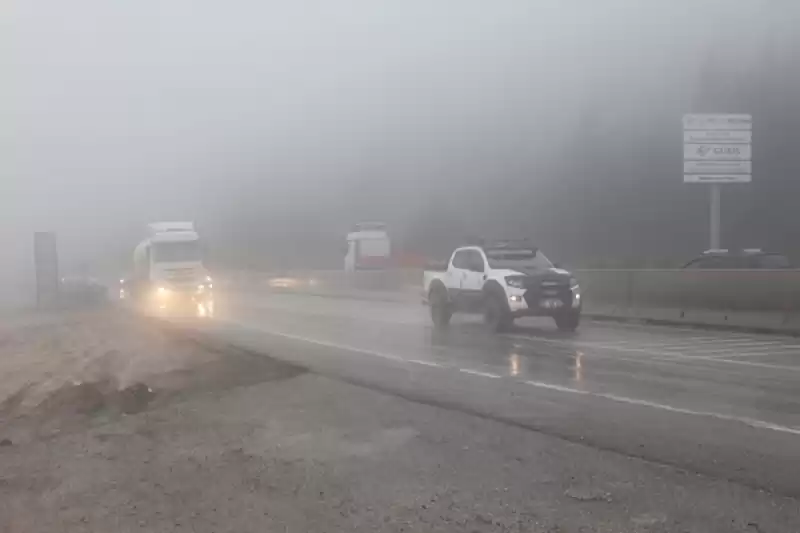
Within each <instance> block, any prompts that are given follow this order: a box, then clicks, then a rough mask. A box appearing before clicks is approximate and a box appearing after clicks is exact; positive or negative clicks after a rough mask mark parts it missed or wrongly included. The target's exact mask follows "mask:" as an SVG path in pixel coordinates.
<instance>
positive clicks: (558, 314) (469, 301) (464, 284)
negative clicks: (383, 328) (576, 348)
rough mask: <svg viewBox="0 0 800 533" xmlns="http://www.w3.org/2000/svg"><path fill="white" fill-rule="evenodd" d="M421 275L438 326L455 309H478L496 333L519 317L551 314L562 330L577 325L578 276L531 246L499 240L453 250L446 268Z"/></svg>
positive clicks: (427, 271) (466, 310) (579, 310)
mask: <svg viewBox="0 0 800 533" xmlns="http://www.w3.org/2000/svg"><path fill="white" fill-rule="evenodd" d="M423 276H424V290H425V295H426V297H427V302H428V305H429V306H430V309H431V318H432V320H433V323H434V325H435V326H436V327H439V328H442V327H446V326H447V325H448V324H449V323H450V317H451V316H452V315H453V313H454V312H477V313H480V312H482V313H483V314H484V319H485V322H486V324H487V326H488V327H489V328H490V329H491V330H492V331H495V332H497V331H502V330H505V329H508V328H509V327H510V326H511V325H512V323H513V322H514V319H515V318H518V317H523V316H549V317H553V318H554V319H555V322H556V325H557V326H558V329H560V330H562V331H574V330H575V329H577V327H578V324H579V323H580V316H581V307H582V304H581V291H580V287H579V286H578V282H577V280H575V278H573V277H572V275H571V274H570V273H569V272H567V271H566V270H562V269H560V268H556V267H554V266H553V264H552V263H551V262H550V261H549V260H548V259H547V258H546V257H545V256H544V254H542V253H541V252H540V251H539V250H538V249H536V248H532V247H530V246H524V247H522V246H519V245H514V244H511V243H507V242H503V243H497V244H494V245H484V246H465V247H463V248H457V249H456V250H455V251H454V252H453V255H452V256H451V257H450V261H449V262H448V263H447V267H446V268H445V269H441V270H437V269H430V270H426V271H425V272H424V274H423Z"/></svg>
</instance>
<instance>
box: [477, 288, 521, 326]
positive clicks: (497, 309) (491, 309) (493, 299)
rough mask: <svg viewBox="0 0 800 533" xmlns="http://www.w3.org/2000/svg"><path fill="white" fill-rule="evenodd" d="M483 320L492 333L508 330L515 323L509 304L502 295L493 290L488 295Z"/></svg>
mask: <svg viewBox="0 0 800 533" xmlns="http://www.w3.org/2000/svg"><path fill="white" fill-rule="evenodd" d="M483 321H484V323H485V324H486V327H487V328H489V331H491V332H492V333H501V332H503V331H507V330H508V329H509V328H510V327H511V325H512V324H513V323H514V317H512V316H511V311H510V310H509V309H508V304H506V301H505V299H504V298H503V297H502V296H501V295H499V294H497V293H493V292H490V293H489V294H487V295H486V302H485V303H484V308H483Z"/></svg>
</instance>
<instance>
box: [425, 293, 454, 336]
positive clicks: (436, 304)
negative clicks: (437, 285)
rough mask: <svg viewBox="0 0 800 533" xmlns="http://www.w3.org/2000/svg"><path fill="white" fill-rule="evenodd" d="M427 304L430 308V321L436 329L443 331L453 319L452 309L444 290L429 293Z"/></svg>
mask: <svg viewBox="0 0 800 533" xmlns="http://www.w3.org/2000/svg"><path fill="white" fill-rule="evenodd" d="M429 302H430V306H431V320H432V321H433V325H434V326H435V327H436V328H437V329H444V328H446V327H447V326H449V325H450V319H451V318H452V317H453V308H452V306H451V305H450V302H449V301H448V298H447V293H445V291H444V289H434V290H432V291H431V294H430V297H429Z"/></svg>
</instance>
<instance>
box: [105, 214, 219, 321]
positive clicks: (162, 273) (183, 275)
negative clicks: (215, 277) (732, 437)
mask: <svg viewBox="0 0 800 533" xmlns="http://www.w3.org/2000/svg"><path fill="white" fill-rule="evenodd" d="M147 229H148V236H147V237H146V238H145V239H143V240H142V241H141V242H140V243H139V244H138V245H137V246H136V248H135V249H134V251H133V277H132V278H131V279H130V280H122V283H123V287H122V288H121V289H120V295H121V296H122V295H123V294H125V293H126V292H128V293H130V295H131V297H132V298H134V299H135V300H137V303H139V304H141V305H143V306H145V308H147V309H155V310H161V311H186V310H188V311H189V312H191V313H192V314H197V315H199V316H210V315H212V314H213V308H214V299H213V292H212V289H213V284H212V280H211V277H210V276H209V275H208V271H207V270H206V268H205V267H204V266H203V261H202V254H201V249H200V237H199V235H198V234H197V232H196V231H195V229H194V224H193V223H192V222H155V223H152V224H149V225H148V228H147Z"/></svg>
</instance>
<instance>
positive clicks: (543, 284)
mask: <svg viewBox="0 0 800 533" xmlns="http://www.w3.org/2000/svg"><path fill="white" fill-rule="evenodd" d="M523 298H525V303H526V304H528V307H530V308H539V307H540V303H541V301H542V300H553V299H556V300H561V301H562V302H563V303H564V306H567V307H568V306H570V305H572V291H571V290H570V288H569V282H566V281H536V282H535V283H533V284H531V285H529V286H528V290H526V291H525V294H524V295H523Z"/></svg>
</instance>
